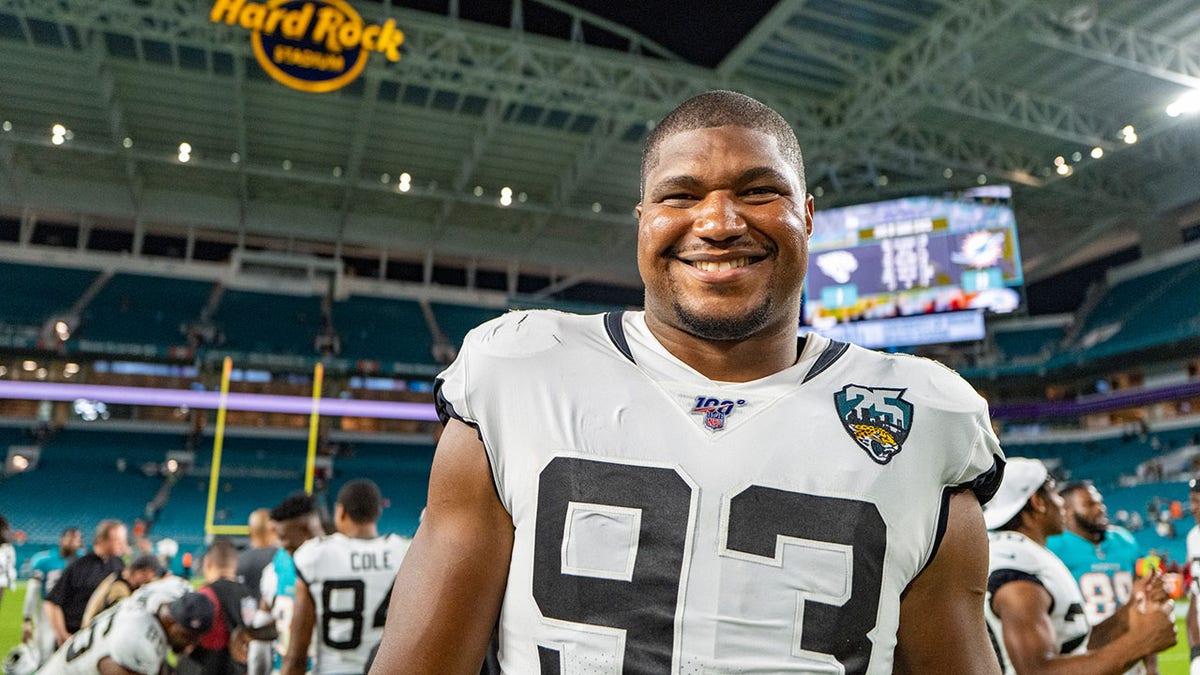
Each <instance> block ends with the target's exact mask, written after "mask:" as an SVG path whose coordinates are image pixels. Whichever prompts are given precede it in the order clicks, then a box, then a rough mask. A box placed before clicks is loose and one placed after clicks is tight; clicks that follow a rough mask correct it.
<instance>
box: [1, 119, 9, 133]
mask: <svg viewBox="0 0 1200 675" xmlns="http://www.w3.org/2000/svg"><path fill="white" fill-rule="evenodd" d="M0 129H4V130H5V131H12V122H10V121H8V120H4V124H0Z"/></svg>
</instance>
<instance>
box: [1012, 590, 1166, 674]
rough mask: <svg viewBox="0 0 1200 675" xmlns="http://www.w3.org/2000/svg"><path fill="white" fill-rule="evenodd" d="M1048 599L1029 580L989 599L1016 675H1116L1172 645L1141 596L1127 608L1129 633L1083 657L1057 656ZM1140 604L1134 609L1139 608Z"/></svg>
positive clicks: (1155, 609)
mask: <svg viewBox="0 0 1200 675" xmlns="http://www.w3.org/2000/svg"><path fill="white" fill-rule="evenodd" d="M1051 602H1052V599H1051V597H1050V594H1049V593H1048V592H1047V591H1046V589H1045V588H1043V587H1042V586H1041V585H1040V584H1038V583H1035V582H1033V581H1010V582H1009V583H1006V584H1004V585H1003V586H1001V587H1000V588H998V589H996V591H995V592H994V593H993V594H992V609H993V610H994V611H995V612H996V614H997V615H998V616H999V617H1000V622H1001V624H1002V626H1003V632H1004V646H1005V647H1006V648H1007V650H1008V656H1009V658H1010V659H1012V664H1013V668H1014V669H1015V670H1016V671H1017V672H1018V673H1021V675H1043V674H1045V675H1120V674H1121V673H1124V672H1125V671H1126V670H1128V669H1129V668H1130V667H1131V666H1132V665H1133V664H1134V663H1135V662H1136V661H1137V660H1138V659H1140V658H1142V657H1144V656H1146V655H1147V654H1153V653H1155V652H1158V651H1161V650H1163V649H1166V648H1167V647H1170V646H1171V645H1172V644H1174V632H1175V628H1174V622H1173V621H1172V620H1171V619H1170V618H1168V617H1167V615H1166V614H1165V613H1164V612H1163V611H1161V608H1160V607H1159V606H1146V603H1145V602H1144V596H1139V597H1137V598H1135V599H1134V601H1133V602H1132V603H1131V604H1133V605H1135V607H1134V608H1133V609H1132V610H1131V612H1130V613H1129V614H1128V620H1129V624H1128V625H1129V629H1128V630H1126V631H1125V632H1124V633H1122V634H1121V635H1119V636H1117V637H1115V638H1113V639H1112V640H1111V641H1109V642H1108V643H1107V644H1104V645H1103V646H1100V647H1098V648H1095V649H1089V650H1088V651H1087V652H1085V653H1083V654H1062V653H1061V645H1060V644H1059V643H1058V640H1057V636H1056V635H1055V632H1054V625H1053V624H1052V623H1051V621H1050V605H1051ZM1139 605H1140V606H1139Z"/></svg>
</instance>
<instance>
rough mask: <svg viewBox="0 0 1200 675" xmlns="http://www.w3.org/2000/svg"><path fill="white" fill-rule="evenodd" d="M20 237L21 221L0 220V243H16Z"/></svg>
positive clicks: (11, 219) (14, 219)
mask: <svg viewBox="0 0 1200 675" xmlns="http://www.w3.org/2000/svg"><path fill="white" fill-rule="evenodd" d="M20 236H21V221H19V220H17V219H16V218H0V241H17V240H18V239H19V238H20Z"/></svg>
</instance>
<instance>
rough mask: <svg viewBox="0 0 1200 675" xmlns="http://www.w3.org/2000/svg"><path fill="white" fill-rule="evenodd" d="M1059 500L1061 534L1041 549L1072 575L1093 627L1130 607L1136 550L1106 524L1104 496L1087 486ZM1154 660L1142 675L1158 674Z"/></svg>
mask: <svg viewBox="0 0 1200 675" xmlns="http://www.w3.org/2000/svg"><path fill="white" fill-rule="evenodd" d="M1058 494H1060V495H1062V498H1063V500H1065V502H1066V509H1067V519H1066V522H1065V523H1064V526H1065V528H1066V529H1065V531H1064V532H1063V533H1062V534H1059V535H1055V536H1053V537H1050V538H1049V539H1048V540H1047V541H1046V548H1048V549H1050V551H1051V552H1052V553H1054V555H1057V556H1058V557H1059V559H1060V560H1062V561H1063V563H1064V564H1065V565H1066V566H1067V569H1069V570H1071V576H1073V577H1075V581H1076V582H1077V583H1078V584H1079V591H1080V593H1082V594H1083V609H1084V612H1085V613H1086V614H1087V619H1088V623H1089V624H1091V625H1093V626H1095V625H1097V624H1099V623H1100V622H1101V621H1104V620H1105V619H1107V618H1108V617H1110V616H1112V615H1113V613H1114V612H1116V611H1117V609H1118V608H1120V607H1121V606H1123V605H1125V604H1126V603H1128V602H1129V597H1130V595H1131V593H1132V592H1133V579H1134V565H1135V564H1136V562H1137V559H1138V557H1140V549H1139V548H1138V544H1137V541H1136V540H1135V539H1134V538H1133V535H1132V534H1130V533H1129V530H1126V529H1125V528H1123V527H1120V526H1118V525H1113V524H1112V523H1110V522H1109V521H1108V509H1107V508H1106V507H1105V505H1104V496H1103V495H1101V494H1100V491H1099V490H1097V489H1096V486H1095V485H1093V484H1092V482H1091V481H1086V480H1084V481H1074V482H1071V483H1067V484H1066V485H1064V486H1062V488H1060V489H1059V491H1058ZM1157 659H1158V657H1157V656H1156V655H1150V656H1148V657H1146V661H1145V669H1146V670H1145V672H1148V673H1154V672H1157V669H1158V667H1157ZM1131 672H1143V671H1142V668H1141V667H1139V668H1135V669H1134V670H1133V671H1131Z"/></svg>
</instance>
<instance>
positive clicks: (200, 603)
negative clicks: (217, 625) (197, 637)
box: [167, 593, 215, 633]
mask: <svg viewBox="0 0 1200 675" xmlns="http://www.w3.org/2000/svg"><path fill="white" fill-rule="evenodd" d="M167 611H169V612H170V613H171V618H172V619H175V623H178V624H179V625H181V626H183V627H184V628H187V629H188V630H191V631H195V632H196V633H207V632H208V629H209V628H212V624H213V618H214V614H215V610H214V609H213V604H212V601H211V600H209V599H208V598H206V597H204V596H203V595H201V594H199V593H185V594H183V596H182V597H180V598H179V599H178V600H176V601H175V602H172V603H171V604H169V605H167Z"/></svg>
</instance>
